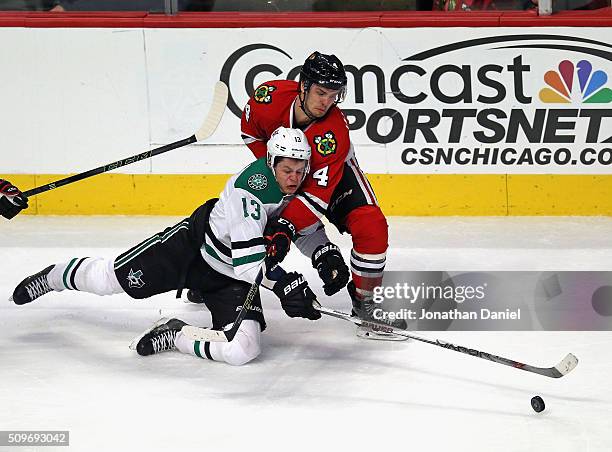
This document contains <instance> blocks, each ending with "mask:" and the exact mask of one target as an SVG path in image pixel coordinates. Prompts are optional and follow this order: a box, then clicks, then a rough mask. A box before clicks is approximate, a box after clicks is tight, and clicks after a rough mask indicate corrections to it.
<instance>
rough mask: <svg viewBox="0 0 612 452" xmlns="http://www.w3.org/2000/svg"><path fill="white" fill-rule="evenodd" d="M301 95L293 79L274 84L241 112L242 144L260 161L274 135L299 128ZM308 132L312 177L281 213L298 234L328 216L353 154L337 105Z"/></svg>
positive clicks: (265, 87)
mask: <svg viewBox="0 0 612 452" xmlns="http://www.w3.org/2000/svg"><path fill="white" fill-rule="evenodd" d="M298 94H299V83H298V82H295V81H291V80H273V81H270V82H266V83H263V84H261V85H259V87H258V88H257V89H256V90H255V93H254V94H253V97H251V99H250V100H249V102H248V103H247V105H246V106H245V108H244V111H243V112H242V125H241V129H242V139H243V140H244V142H245V144H246V145H247V146H248V147H249V148H250V149H251V151H252V152H253V154H254V155H255V157H256V158H261V157H265V156H266V152H267V151H266V142H267V141H268V139H269V138H270V136H271V135H272V132H274V130H276V129H277V128H278V127H280V126H284V127H297V126H296V125H295V119H294V117H293V116H294V115H293V111H294V105H295V103H296V102H299V99H298ZM303 131H304V134H305V135H306V137H307V138H308V142H309V143H310V147H311V149H312V157H311V160H310V173H309V174H308V175H307V176H306V179H305V180H304V182H303V183H302V186H301V187H300V188H301V190H300V193H299V194H298V195H297V196H296V197H295V198H294V199H293V200H292V201H291V202H290V203H289V204H288V205H287V207H286V208H285V210H284V211H283V214H282V216H283V217H284V218H286V219H287V220H289V221H291V222H292V223H293V224H294V225H295V227H296V229H297V230H298V231H303V230H304V229H305V228H309V227H310V226H313V225H315V224H317V223H318V221H319V219H320V218H321V217H322V216H323V215H324V214H325V211H326V210H327V207H328V204H329V202H330V199H331V196H332V193H333V192H334V189H335V188H336V185H338V182H340V179H341V178H342V171H343V169H344V162H345V161H347V160H349V159H350V158H351V157H352V154H353V150H352V145H351V142H350V140H349V128H348V122H347V120H346V118H345V117H344V114H343V113H342V111H340V109H339V108H338V107H337V106H336V105H334V106H332V107H331V108H330V109H329V112H328V113H327V115H326V116H325V117H324V118H322V119H320V120H318V121H314V122H312V123H310V125H308V126H307V127H306V128H305V129H303Z"/></svg>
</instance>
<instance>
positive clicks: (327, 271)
mask: <svg viewBox="0 0 612 452" xmlns="http://www.w3.org/2000/svg"><path fill="white" fill-rule="evenodd" d="M312 266H313V267H314V268H316V269H317V272H318V273H319V277H320V278H321V280H322V281H323V290H324V291H325V295H333V294H335V293H336V292H338V291H339V290H340V289H342V288H343V287H344V286H346V283H347V282H348V280H349V276H350V275H349V269H348V267H347V266H346V264H345V263H344V259H343V258H342V254H341V253H340V248H338V247H337V246H336V245H334V244H333V243H331V242H327V243H326V244H325V245H320V246H318V247H317V248H316V249H315V251H314V253H312Z"/></svg>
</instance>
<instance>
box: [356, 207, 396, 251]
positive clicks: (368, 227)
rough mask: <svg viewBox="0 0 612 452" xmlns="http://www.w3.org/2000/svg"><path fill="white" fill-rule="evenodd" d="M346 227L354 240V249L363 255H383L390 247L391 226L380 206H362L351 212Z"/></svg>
mask: <svg viewBox="0 0 612 452" xmlns="http://www.w3.org/2000/svg"><path fill="white" fill-rule="evenodd" d="M346 225H347V228H348V230H349V231H350V233H351V236H352V239H353V248H354V249H355V250H356V251H357V252H359V253H363V254H381V253H384V252H386V251H387V247H388V246H389V226H388V224H387V219H386V218H385V215H384V214H383V213H382V211H381V210H380V207H378V206H371V205H369V206H362V207H358V208H357V209H354V210H353V211H351V212H350V213H349V214H348V216H347V218H346Z"/></svg>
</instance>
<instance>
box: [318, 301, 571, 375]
mask: <svg viewBox="0 0 612 452" xmlns="http://www.w3.org/2000/svg"><path fill="white" fill-rule="evenodd" d="M314 306H315V308H316V309H318V310H319V311H320V312H321V314H325V315H328V316H331V317H336V318H337V319H342V320H346V321H348V322H352V323H354V324H355V325H362V326H366V327H370V328H372V329H373V330H375V331H382V332H385V333H391V334H396V335H398V336H404V337H407V338H410V339H414V340H415V341H420V342H425V343H426V344H431V345H436V346H438V347H442V348H446V349H448V350H453V351H455V352H459V353H465V354H466V355H470V356H476V357H477V358H482V359H487V360H489V361H493V362H494V363H498V364H504V365H506V366H510V367H515V368H517V369H521V370H526V371H527V372H532V373H536V374H539V375H544V376H545V377H550V378H561V377H563V376H564V375H567V374H568V373H570V372H571V371H572V370H574V368H575V367H576V366H577V365H578V358H576V357H575V356H574V355H572V354H571V353H568V354H567V356H566V357H565V358H563V359H562V360H561V362H560V363H559V364H557V365H556V366H554V367H535V366H530V365H529V364H524V363H521V362H518V361H513V360H511V359H508V358H504V357H503V356H497V355H492V354H490V353H487V352H483V351H480V350H476V349H473V348H467V347H464V346H462V345H455V344H451V343H450V342H444V341H441V340H439V339H428V338H426V337H422V336H417V335H415V334H413V333H412V332H409V331H406V330H401V329H398V328H393V327H391V326H389V325H386V324H384V323H379V322H372V321H369V320H362V319H359V318H357V317H354V316H351V315H350V314H346V313H344V312H341V311H336V310H335V309H329V308H325V307H323V306H321V305H320V304H319V302H317V301H315V302H314Z"/></svg>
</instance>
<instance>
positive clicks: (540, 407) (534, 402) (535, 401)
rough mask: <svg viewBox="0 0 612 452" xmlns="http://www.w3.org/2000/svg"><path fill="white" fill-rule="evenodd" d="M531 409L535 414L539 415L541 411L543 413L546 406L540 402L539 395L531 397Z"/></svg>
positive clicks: (542, 401)
mask: <svg viewBox="0 0 612 452" xmlns="http://www.w3.org/2000/svg"><path fill="white" fill-rule="evenodd" d="M531 408H533V411H535V412H536V413H541V412H542V411H544V408H546V405H544V400H542V397H540V396H539V395H537V396H534V397H532V398H531Z"/></svg>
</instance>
